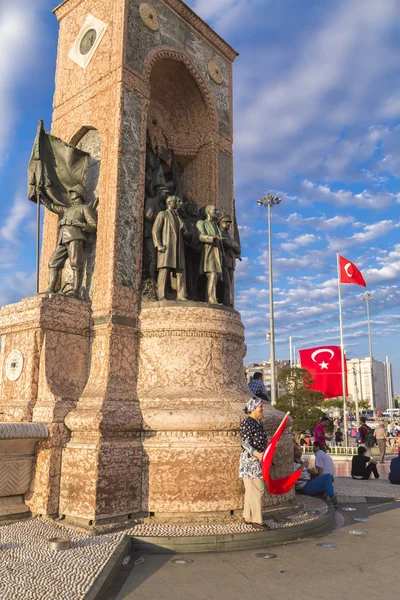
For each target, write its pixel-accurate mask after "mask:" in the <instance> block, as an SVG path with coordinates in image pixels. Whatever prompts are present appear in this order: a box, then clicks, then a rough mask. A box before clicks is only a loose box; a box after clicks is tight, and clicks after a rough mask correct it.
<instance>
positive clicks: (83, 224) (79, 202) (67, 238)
mask: <svg viewBox="0 0 400 600" xmlns="http://www.w3.org/2000/svg"><path fill="white" fill-rule="evenodd" d="M68 194H69V199H70V202H71V206H69V207H67V208H66V207H63V206H58V205H57V204H54V203H53V202H51V201H50V200H49V198H48V197H47V196H46V195H45V194H44V193H43V192H42V193H41V200H42V203H43V204H44V206H45V207H46V208H47V209H48V210H50V211H51V212H53V213H56V215H59V216H60V217H61V219H60V220H59V222H58V228H59V233H58V240H57V246H56V249H55V250H54V252H53V254H52V256H51V258H50V261H49V287H48V289H47V291H46V292H45V293H46V294H54V293H55V291H56V290H55V288H56V285H57V281H58V276H59V273H60V271H61V269H62V268H63V267H64V265H65V262H66V260H67V258H69V261H70V264H71V269H72V273H73V281H72V294H71V295H73V296H74V297H75V298H79V293H80V289H81V285H82V280H83V269H84V256H83V246H84V244H85V242H86V235H85V233H91V232H94V231H96V230H97V219H96V215H95V213H94V211H93V209H92V208H91V207H90V206H88V205H85V204H84V201H85V200H86V189H85V187H84V186H83V185H81V184H77V185H75V186H74V187H73V188H71V189H70V190H68Z"/></svg>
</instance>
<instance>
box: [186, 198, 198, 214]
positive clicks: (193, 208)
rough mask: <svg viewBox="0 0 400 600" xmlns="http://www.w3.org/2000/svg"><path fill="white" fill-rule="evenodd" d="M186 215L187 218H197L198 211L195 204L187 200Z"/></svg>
mask: <svg viewBox="0 0 400 600" xmlns="http://www.w3.org/2000/svg"><path fill="white" fill-rule="evenodd" d="M186 214H187V215H189V217H198V216H199V209H198V208H197V204H195V203H194V202H192V201H190V200H189V202H188V203H187V204H186Z"/></svg>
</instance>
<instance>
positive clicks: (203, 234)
mask: <svg viewBox="0 0 400 600" xmlns="http://www.w3.org/2000/svg"><path fill="white" fill-rule="evenodd" d="M205 215H206V219H205V221H197V224H196V227H197V230H198V232H199V240H200V242H202V243H203V248H202V251H201V259H200V274H203V273H205V274H206V276H207V302H208V303H209V304H218V300H217V284H218V281H219V280H222V262H223V253H224V249H223V245H222V243H223V238H222V233H221V230H220V228H219V226H218V223H217V209H216V207H215V206H212V205H211V204H209V205H208V206H206V208H205Z"/></svg>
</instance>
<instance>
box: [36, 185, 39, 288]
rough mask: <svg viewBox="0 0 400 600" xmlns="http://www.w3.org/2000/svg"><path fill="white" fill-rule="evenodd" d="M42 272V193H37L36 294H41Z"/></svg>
mask: <svg viewBox="0 0 400 600" xmlns="http://www.w3.org/2000/svg"><path fill="white" fill-rule="evenodd" d="M39 271H40V193H39V191H37V192H36V293H37V294H39Z"/></svg>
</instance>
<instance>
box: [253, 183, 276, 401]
mask: <svg viewBox="0 0 400 600" xmlns="http://www.w3.org/2000/svg"><path fill="white" fill-rule="evenodd" d="M281 202H282V200H281V199H280V198H278V196H273V195H272V194H267V195H266V196H263V197H262V198H260V200H257V203H258V204H259V205H260V206H266V207H267V208H268V270H269V332H270V363H271V403H272V404H275V402H276V382H275V330H274V289H273V278H272V231H271V206H276V205H277V204H280V203H281Z"/></svg>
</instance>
